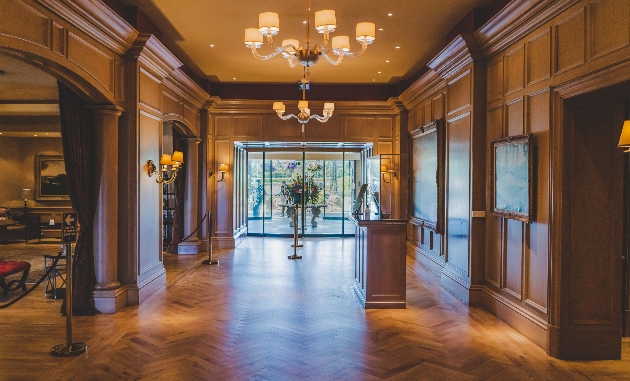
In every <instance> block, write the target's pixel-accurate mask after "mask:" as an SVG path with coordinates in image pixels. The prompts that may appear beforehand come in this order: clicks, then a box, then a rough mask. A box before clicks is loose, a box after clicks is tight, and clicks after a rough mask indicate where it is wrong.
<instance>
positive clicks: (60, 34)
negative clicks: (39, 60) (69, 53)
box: [50, 22, 66, 55]
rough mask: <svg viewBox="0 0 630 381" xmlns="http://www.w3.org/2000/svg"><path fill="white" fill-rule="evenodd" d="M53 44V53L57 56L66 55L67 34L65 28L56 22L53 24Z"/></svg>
mask: <svg viewBox="0 0 630 381" xmlns="http://www.w3.org/2000/svg"><path fill="white" fill-rule="evenodd" d="M51 40H52V41H51V42H52V44H51V46H50V48H51V49H52V51H53V52H55V53H57V54H61V55H64V54H65V51H66V33H65V31H64V28H63V27H62V26H61V25H59V24H57V23H56V22H53V23H52V39H51Z"/></svg>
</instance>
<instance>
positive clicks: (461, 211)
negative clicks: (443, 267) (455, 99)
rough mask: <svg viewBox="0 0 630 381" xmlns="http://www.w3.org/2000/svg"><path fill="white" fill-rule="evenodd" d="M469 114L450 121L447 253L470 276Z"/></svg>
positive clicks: (449, 260)
mask: <svg viewBox="0 0 630 381" xmlns="http://www.w3.org/2000/svg"><path fill="white" fill-rule="evenodd" d="M470 122H471V118H470V114H469V113H467V114H464V115H462V116H460V117H458V118H456V119H455V120H450V121H448V124H447V127H446V131H447V132H446V138H447V139H446V152H447V160H446V162H447V168H448V176H447V187H446V200H447V201H446V205H447V206H446V209H447V230H446V232H447V238H446V240H447V246H446V247H447V254H446V255H447V257H446V260H447V262H448V263H450V264H451V265H452V266H454V267H455V268H456V270H458V271H459V272H461V273H462V274H464V275H465V276H468V274H469V271H468V266H469V264H470V261H469V224H470V221H469V218H470Z"/></svg>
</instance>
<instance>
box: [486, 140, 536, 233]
mask: <svg viewBox="0 0 630 381" xmlns="http://www.w3.org/2000/svg"><path fill="white" fill-rule="evenodd" d="M529 142H530V135H521V136H515V137H509V138H504V139H499V140H495V141H493V142H492V148H493V153H494V210H493V213H494V214H495V215H499V216H502V217H506V218H511V219H516V220H519V221H524V222H529V221H530V211H531V160H530V144H529Z"/></svg>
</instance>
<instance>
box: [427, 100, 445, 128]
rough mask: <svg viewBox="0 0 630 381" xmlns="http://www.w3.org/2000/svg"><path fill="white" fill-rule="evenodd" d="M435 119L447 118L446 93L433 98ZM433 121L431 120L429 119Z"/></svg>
mask: <svg viewBox="0 0 630 381" xmlns="http://www.w3.org/2000/svg"><path fill="white" fill-rule="evenodd" d="M432 102H433V118H432V119H433V120H435V119H442V118H446V115H444V93H440V94H439V95H438V96H436V97H434V98H433V101H432ZM429 122H431V121H429Z"/></svg>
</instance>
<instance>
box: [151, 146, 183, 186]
mask: <svg viewBox="0 0 630 381" xmlns="http://www.w3.org/2000/svg"><path fill="white" fill-rule="evenodd" d="M182 163H184V154H183V153H182V152H180V151H175V152H173V154H172V155H169V154H166V153H165V154H163V155H162V157H161V158H160V166H161V167H162V168H161V170H160V172H158V170H157V168H156V167H155V164H154V163H153V160H149V161H147V167H148V170H147V171H148V173H149V177H151V176H153V175H157V178H156V179H155V182H156V183H158V184H159V183H163V184H170V183H172V182H173V181H175V179H176V178H177V171H178V170H179V169H180V168H181V167H182ZM169 166H170V168H169ZM168 171H171V176H170V177H168V178H167V177H166V176H165V175H166V172H168Z"/></svg>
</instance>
